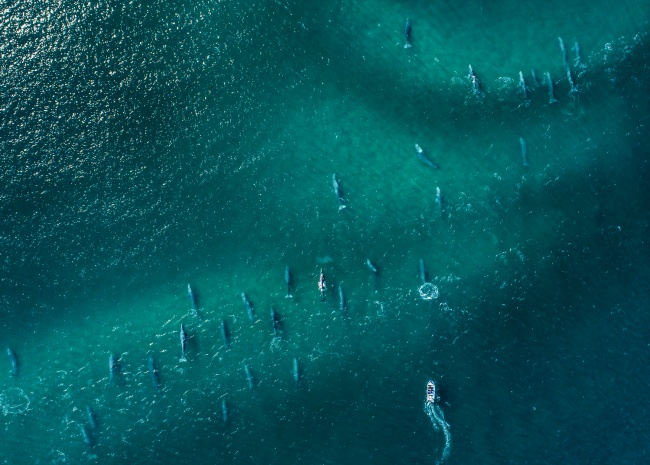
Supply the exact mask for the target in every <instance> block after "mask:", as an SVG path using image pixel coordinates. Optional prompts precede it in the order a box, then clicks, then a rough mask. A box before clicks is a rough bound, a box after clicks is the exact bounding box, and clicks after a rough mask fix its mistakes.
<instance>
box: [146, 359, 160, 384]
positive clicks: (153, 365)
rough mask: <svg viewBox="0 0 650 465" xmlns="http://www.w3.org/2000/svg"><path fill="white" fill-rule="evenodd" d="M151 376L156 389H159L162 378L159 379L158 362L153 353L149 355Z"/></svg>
mask: <svg viewBox="0 0 650 465" xmlns="http://www.w3.org/2000/svg"><path fill="white" fill-rule="evenodd" d="M149 376H151V384H152V385H153V388H154V389H158V386H159V384H160V380H159V379H158V369H157V368H156V362H155V361H154V359H153V355H149Z"/></svg>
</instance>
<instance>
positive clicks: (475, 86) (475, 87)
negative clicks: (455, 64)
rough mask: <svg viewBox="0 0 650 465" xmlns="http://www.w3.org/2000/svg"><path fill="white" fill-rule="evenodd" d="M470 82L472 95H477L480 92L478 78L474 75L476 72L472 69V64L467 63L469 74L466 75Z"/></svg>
mask: <svg viewBox="0 0 650 465" xmlns="http://www.w3.org/2000/svg"><path fill="white" fill-rule="evenodd" d="M467 77H468V78H469V80H470V82H471V83H472V92H473V93H474V95H479V94H480V93H481V90H480V82H479V80H478V78H477V77H476V74H475V73H474V70H473V69H472V65H469V75H468V76H467Z"/></svg>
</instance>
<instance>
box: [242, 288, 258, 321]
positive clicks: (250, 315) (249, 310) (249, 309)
mask: <svg viewBox="0 0 650 465" xmlns="http://www.w3.org/2000/svg"><path fill="white" fill-rule="evenodd" d="M241 298H242V301H243V302H244V305H245V306H246V313H248V318H250V320H251V321H255V313H254V312H253V304H251V301H250V300H248V296H246V293H245V292H242V293H241Z"/></svg>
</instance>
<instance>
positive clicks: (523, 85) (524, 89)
mask: <svg viewBox="0 0 650 465" xmlns="http://www.w3.org/2000/svg"><path fill="white" fill-rule="evenodd" d="M519 88H520V89H521V92H522V93H523V94H524V100H528V88H527V87H526V81H525V79H524V73H522V72H521V71H519Z"/></svg>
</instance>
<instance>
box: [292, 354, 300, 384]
mask: <svg viewBox="0 0 650 465" xmlns="http://www.w3.org/2000/svg"><path fill="white" fill-rule="evenodd" d="M292 371H293V381H294V382H295V383H296V384H299V383H300V365H299V364H298V359H297V358H296V357H294V358H293V369H292Z"/></svg>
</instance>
